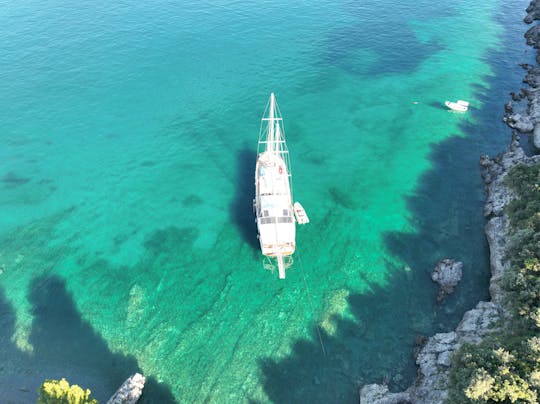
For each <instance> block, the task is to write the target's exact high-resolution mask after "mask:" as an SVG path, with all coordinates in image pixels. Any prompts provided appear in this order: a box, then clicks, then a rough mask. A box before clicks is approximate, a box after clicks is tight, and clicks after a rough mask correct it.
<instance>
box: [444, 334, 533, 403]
mask: <svg viewBox="0 0 540 404" xmlns="http://www.w3.org/2000/svg"><path fill="white" fill-rule="evenodd" d="M539 354H540V343H539V340H538V338H536V337H530V338H526V339H522V338H520V337H519V336H518V337H516V336H508V335H505V336H498V337H491V338H488V339H486V340H484V341H483V342H482V343H480V344H478V345H472V344H465V345H464V346H463V347H461V349H460V350H459V351H458V352H457V353H456V355H455V356H454V358H453V363H452V365H453V366H452V371H451V374H450V389H449V397H448V402H449V403H451V404H458V403H471V402H472V403H488V402H497V403H515V402H521V403H537V402H538V396H539V394H538V393H539V391H538V387H540V385H539V382H540V356H539Z"/></svg>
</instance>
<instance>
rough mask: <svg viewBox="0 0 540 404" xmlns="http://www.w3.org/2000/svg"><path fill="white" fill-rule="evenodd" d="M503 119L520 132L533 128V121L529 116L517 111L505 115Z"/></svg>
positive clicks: (529, 130) (526, 131) (530, 130)
mask: <svg viewBox="0 0 540 404" xmlns="http://www.w3.org/2000/svg"><path fill="white" fill-rule="evenodd" d="M504 121H505V122H506V124H507V125H508V126H510V127H511V128H512V129H516V130H518V131H520V132H522V133H528V132H532V131H533V129H534V123H533V122H532V120H531V118H530V117H528V116H523V115H521V114H518V113H515V114H511V115H508V116H506V117H505V118H504Z"/></svg>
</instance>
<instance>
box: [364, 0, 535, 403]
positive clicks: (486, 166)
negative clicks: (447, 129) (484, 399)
mask: <svg viewBox="0 0 540 404" xmlns="http://www.w3.org/2000/svg"><path fill="white" fill-rule="evenodd" d="M527 13H528V14H527V17H526V18H525V22H526V23H528V24H530V23H532V22H533V21H536V20H539V19H540V2H539V4H538V5H537V1H536V0H533V1H532V2H531V3H530V5H529V7H528V8H527ZM525 37H526V38H527V43H528V44H529V45H531V46H533V47H534V48H535V49H537V50H539V49H540V24H539V25H535V26H534V27H532V28H531V29H529V30H528V31H527V33H526V34H525ZM536 60H537V63H539V64H540V54H538V55H537V57H536ZM524 67H525V68H526V70H527V74H526V77H525V79H524V82H525V83H527V84H528V85H529V86H530V88H526V89H521V90H520V92H519V93H518V94H512V101H510V102H508V104H506V106H505V111H506V114H505V117H504V121H505V122H506V123H507V125H508V126H509V127H511V128H513V129H515V130H516V131H519V132H521V133H523V134H527V135H532V136H533V144H534V146H535V147H536V148H537V149H540V67H538V66H536V67H533V66H528V65H527V66H524ZM525 99H526V100H527V107H526V109H525V112H522V113H521V114H519V113H515V112H514V107H515V105H514V103H516V102H520V101H521V100H525ZM536 162H540V155H535V156H531V157H529V156H527V155H526V154H525V152H524V151H523V149H522V148H521V147H520V145H519V135H518V134H517V132H514V133H513V136H512V142H511V143H510V146H509V147H508V149H507V150H506V151H505V152H503V153H501V154H499V155H498V156H497V157H495V158H493V159H490V158H489V157H488V156H482V157H481V158H480V166H481V169H482V178H483V180H484V188H485V191H486V194H487V197H486V202H485V206H484V216H485V217H486V218H487V220H488V221H487V224H486V226H485V233H486V238H487V240H488V244H489V250H490V269H491V279H490V286H489V292H490V296H491V301H489V302H479V303H478V304H477V305H476V307H475V308H474V309H472V310H469V311H467V312H466V313H465V314H464V316H463V319H462V320H461V322H460V323H459V325H458V326H457V328H456V330H455V331H452V332H447V333H439V334H435V335H434V336H432V337H431V338H429V339H428V340H427V343H425V345H423V346H422V348H421V349H420V350H419V352H418V354H417V356H416V364H417V365H418V375H417V378H416V380H415V382H414V383H413V385H412V386H410V387H409V388H408V389H407V390H405V391H403V392H399V393H392V392H389V390H388V387H387V386H386V385H384V384H369V385H365V386H364V387H362V389H361V390H360V403H361V404H405V403H418V404H438V403H443V402H444V401H445V400H446V398H447V397H448V381H449V375H450V366H451V356H452V354H453V353H454V352H455V351H456V350H457V349H459V347H460V346H461V345H463V344H464V343H478V342H480V341H481V340H482V339H483V338H484V337H485V336H486V335H487V334H489V333H492V332H497V328H496V322H497V321H498V320H500V319H504V318H505V317H506V316H508V315H509V314H508V313H507V312H506V311H505V309H504V307H503V306H502V295H503V291H502V290H501V279H502V277H503V274H504V272H505V270H506V269H507V268H508V266H509V262H507V261H506V259H505V250H506V243H507V233H508V217H507V216H506V214H505V213H504V207H505V206H506V205H507V204H508V203H509V202H510V201H511V200H512V199H513V198H515V195H514V193H513V192H512V191H511V190H510V189H509V188H507V187H506V185H505V184H504V178H505V176H506V174H507V173H508V171H509V170H510V168H511V167H513V166H515V165H517V164H527V165H531V164H534V163H536Z"/></svg>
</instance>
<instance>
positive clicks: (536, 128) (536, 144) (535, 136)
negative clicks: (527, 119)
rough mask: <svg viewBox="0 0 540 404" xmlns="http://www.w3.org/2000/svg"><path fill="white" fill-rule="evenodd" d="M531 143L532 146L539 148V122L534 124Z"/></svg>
mask: <svg viewBox="0 0 540 404" xmlns="http://www.w3.org/2000/svg"><path fill="white" fill-rule="evenodd" d="M533 144H534V147H536V148H537V149H538V150H540V124H536V125H535V126H534V132H533Z"/></svg>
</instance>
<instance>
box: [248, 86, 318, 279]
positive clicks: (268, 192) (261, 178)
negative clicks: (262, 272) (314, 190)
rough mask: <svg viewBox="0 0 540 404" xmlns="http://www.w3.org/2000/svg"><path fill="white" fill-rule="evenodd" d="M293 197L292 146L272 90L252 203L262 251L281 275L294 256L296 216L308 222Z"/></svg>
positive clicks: (280, 275) (262, 124)
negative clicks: (273, 260) (290, 258)
mask: <svg viewBox="0 0 540 404" xmlns="http://www.w3.org/2000/svg"><path fill="white" fill-rule="evenodd" d="M292 200H293V199H292V184H291V167H290V161H289V150H288V149H287V144H286V143H285V134H284V131H283V119H282V117H281V113H280V111H279V108H278V106H277V103H276V97H275V96H274V93H272V94H270V100H269V102H268V105H267V107H266V110H265V113H264V116H263V119H262V121H261V130H260V133H259V144H258V148H257V165H256V168H255V199H254V201H253V207H254V209H255V215H256V217H257V219H256V220H257V230H258V232H259V242H260V243H261V251H262V253H263V255H265V256H267V257H271V258H272V259H274V258H275V259H276V260H277V264H278V270H279V277H280V279H283V278H285V266H286V265H285V262H284V257H287V256H291V255H292V254H293V253H294V251H295V249H296V241H295V238H296V226H295V225H296V221H297V220H296V219H295V217H296V216H298V217H302V221H301V223H307V222H309V219H307V215H306V213H305V211H304V209H303V208H302V206H301V205H300V204H298V205H297V206H295V207H293V202H292ZM298 207H299V208H298Z"/></svg>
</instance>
